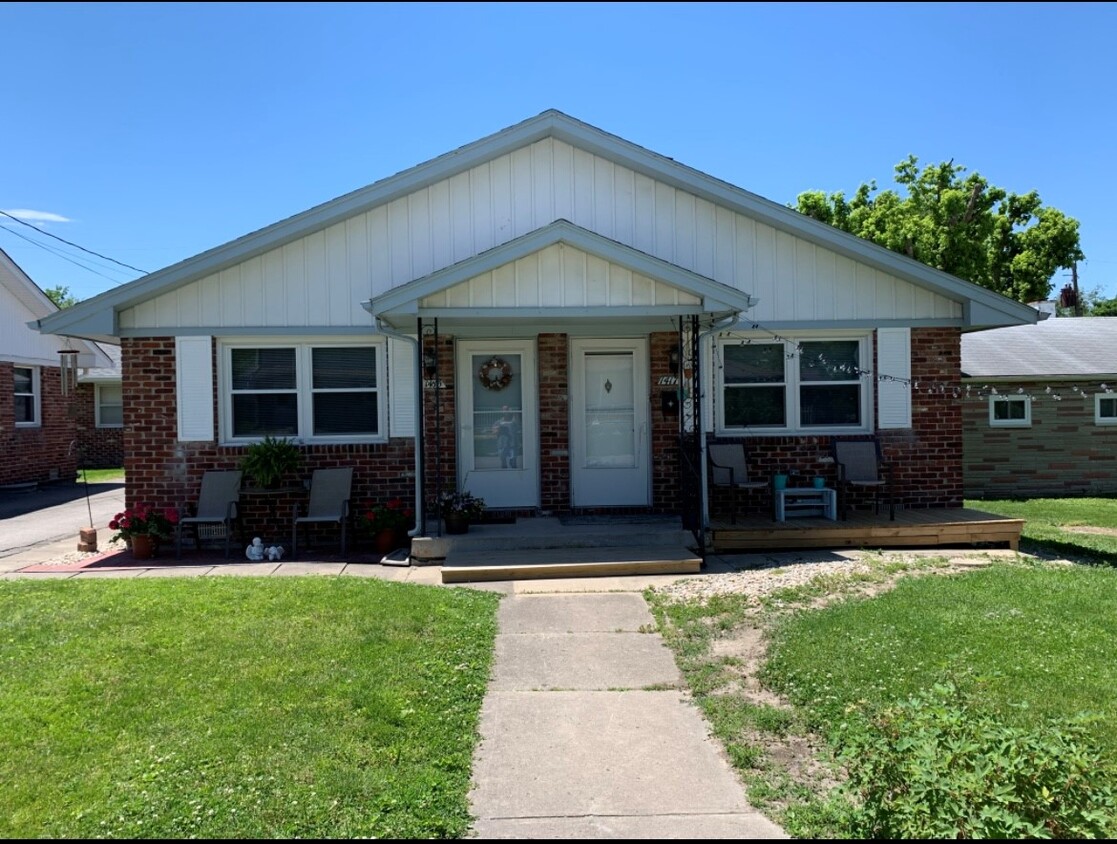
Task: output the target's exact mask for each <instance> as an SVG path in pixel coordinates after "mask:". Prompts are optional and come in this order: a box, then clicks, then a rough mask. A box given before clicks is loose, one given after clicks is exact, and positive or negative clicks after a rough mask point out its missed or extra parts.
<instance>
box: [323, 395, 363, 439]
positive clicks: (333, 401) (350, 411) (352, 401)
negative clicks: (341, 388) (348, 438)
mask: <svg viewBox="0 0 1117 844" xmlns="http://www.w3.org/2000/svg"><path fill="white" fill-rule="evenodd" d="M377 406H378V405H377V395H376V393H315V395H314V435H315V436H317V437H328V436H336V435H340V434H365V435H368V436H373V435H375V434H376V432H377V431H376V428H377V423H378V420H379V417H378V415H377Z"/></svg>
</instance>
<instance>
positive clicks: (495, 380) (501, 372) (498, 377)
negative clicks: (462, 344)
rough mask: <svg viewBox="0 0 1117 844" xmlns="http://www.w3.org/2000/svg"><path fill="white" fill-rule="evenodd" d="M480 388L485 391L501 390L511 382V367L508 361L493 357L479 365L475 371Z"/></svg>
mask: <svg viewBox="0 0 1117 844" xmlns="http://www.w3.org/2000/svg"><path fill="white" fill-rule="evenodd" d="M477 377H478V378H479V379H480V380H481V386H483V387H484V388H485V389H486V390H493V391H494V392H496V391H497V390H503V389H504V388H505V387H507V386H508V385H509V384H510V383H511V381H512V367H511V366H510V365H509V363H508V361H506V360H502V359H501V358H498V357H494V358H492V359H490V360H489V361H488V362H486V363H484V364H482V365H481V368H480V369H479V370H478V371H477Z"/></svg>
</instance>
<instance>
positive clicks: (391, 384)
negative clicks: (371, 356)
mask: <svg viewBox="0 0 1117 844" xmlns="http://www.w3.org/2000/svg"><path fill="white" fill-rule="evenodd" d="M415 389H416V385H415V345H414V344H413V343H409V342H407V341H406V340H397V339H396V338H394V337H389V338H388V402H389V405H388V408H389V411H390V414H391V418H390V419H389V420H388V436H390V437H414V436H415Z"/></svg>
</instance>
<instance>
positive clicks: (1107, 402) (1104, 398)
mask: <svg viewBox="0 0 1117 844" xmlns="http://www.w3.org/2000/svg"><path fill="white" fill-rule="evenodd" d="M1094 424H1096V425H1117V393H1098V394H1097V395H1096V396H1094Z"/></svg>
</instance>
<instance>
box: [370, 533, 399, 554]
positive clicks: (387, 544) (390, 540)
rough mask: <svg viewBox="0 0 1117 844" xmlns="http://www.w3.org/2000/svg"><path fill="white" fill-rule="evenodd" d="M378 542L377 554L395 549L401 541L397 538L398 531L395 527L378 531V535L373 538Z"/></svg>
mask: <svg viewBox="0 0 1117 844" xmlns="http://www.w3.org/2000/svg"><path fill="white" fill-rule="evenodd" d="M373 541H374V543H375V544H376V553H377V554H387V553H389V552H390V551H395V550H396V546H397V545H399V541H398V540H397V539H396V532H395V530H394V529H393V528H387V529H386V530H381V531H377V533H376V536H375V537H374V538H373Z"/></svg>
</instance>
